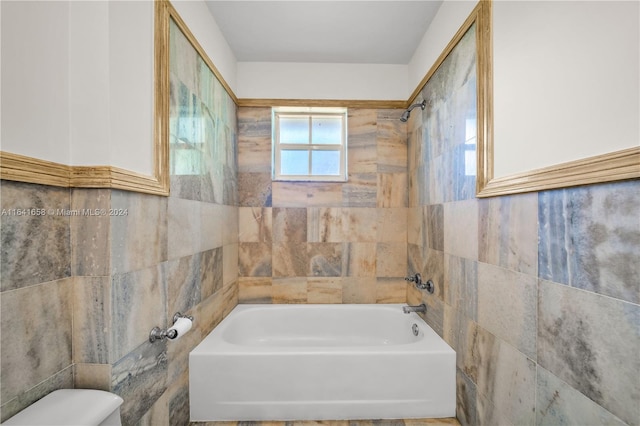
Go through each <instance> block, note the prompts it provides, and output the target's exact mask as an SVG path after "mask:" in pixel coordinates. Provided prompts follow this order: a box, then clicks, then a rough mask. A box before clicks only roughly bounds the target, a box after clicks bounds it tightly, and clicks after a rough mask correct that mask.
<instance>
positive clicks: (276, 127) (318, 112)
mask: <svg viewBox="0 0 640 426" xmlns="http://www.w3.org/2000/svg"><path fill="white" fill-rule="evenodd" d="M347 115H348V114H347V108H319V107H304V108H297V107H274V108H273V109H272V120H271V123H272V159H271V171H272V173H271V178H272V179H273V180H274V181H283V182H346V181H347V176H348V174H347ZM294 117H308V119H309V127H308V129H309V130H308V142H307V143H280V119H281V118H294ZM320 117H338V118H340V120H341V126H342V128H341V132H340V144H328V143H316V144H314V143H313V140H312V137H313V136H312V134H313V119H314V118H320ZM283 149H284V150H293V151H306V152H308V153H309V173H311V172H312V153H313V152H314V151H338V152H339V155H340V159H339V161H340V173H339V174H338V175H313V174H308V175H283V174H281V173H280V172H281V170H282V168H281V166H282V162H281V161H282V155H281V154H282V151H283Z"/></svg>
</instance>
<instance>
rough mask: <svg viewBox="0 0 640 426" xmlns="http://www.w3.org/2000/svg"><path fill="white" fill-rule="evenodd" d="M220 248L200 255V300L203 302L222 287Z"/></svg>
mask: <svg viewBox="0 0 640 426" xmlns="http://www.w3.org/2000/svg"><path fill="white" fill-rule="evenodd" d="M222 251H223V250H222V247H218V248H215V249H213V250H207V251H205V252H202V253H200V290H201V293H200V300H204V299H206V298H207V297H209V296H211V295H212V294H213V293H215V292H217V291H219V290H220V289H222V287H223V276H222V273H223V272H222V269H223V267H224V262H223V253H222Z"/></svg>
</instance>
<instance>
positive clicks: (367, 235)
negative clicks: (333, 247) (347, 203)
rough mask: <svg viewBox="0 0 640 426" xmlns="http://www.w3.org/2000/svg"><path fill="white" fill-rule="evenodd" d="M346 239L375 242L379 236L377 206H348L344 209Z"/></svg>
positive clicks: (343, 221)
mask: <svg viewBox="0 0 640 426" xmlns="http://www.w3.org/2000/svg"><path fill="white" fill-rule="evenodd" d="M342 215H343V216H342V226H343V231H342V232H343V235H344V237H345V241H348V242H361V243H366V242H375V241H376V240H377V238H378V229H377V228H378V210H377V209H375V208H359V207H347V208H343V209H342Z"/></svg>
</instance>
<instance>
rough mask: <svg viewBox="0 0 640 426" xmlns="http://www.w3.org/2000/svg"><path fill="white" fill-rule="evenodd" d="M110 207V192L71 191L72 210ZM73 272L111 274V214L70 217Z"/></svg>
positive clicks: (102, 190)
mask: <svg viewBox="0 0 640 426" xmlns="http://www.w3.org/2000/svg"><path fill="white" fill-rule="evenodd" d="M110 208H111V191H110V190H107V189H79V188H75V189H73V190H72V191H71V209H72V210H80V211H82V210H91V211H95V210H96V209H102V210H104V211H109V209H110ZM69 220H70V227H71V269H72V273H73V275H84V276H88V275H93V276H98V275H108V274H109V270H110V261H111V258H110V248H111V244H110V243H111V235H110V224H111V220H110V218H109V216H108V215H98V216H87V215H79V216H71V217H70V218H69Z"/></svg>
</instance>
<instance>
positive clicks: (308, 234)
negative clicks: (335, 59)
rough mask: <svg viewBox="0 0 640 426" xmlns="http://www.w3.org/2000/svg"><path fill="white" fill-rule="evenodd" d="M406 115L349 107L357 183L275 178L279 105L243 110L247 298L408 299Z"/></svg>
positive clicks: (242, 239)
mask: <svg viewBox="0 0 640 426" xmlns="http://www.w3.org/2000/svg"><path fill="white" fill-rule="evenodd" d="M402 112H403V111H402V110H375V109H349V112H348V119H347V121H348V141H349V144H348V171H349V180H348V182H345V183H333V182H272V181H271V109H270V108H246V107H242V108H239V111H238V146H239V156H238V170H239V175H238V179H239V203H240V208H239V230H240V233H239V266H238V268H239V300H240V303H399V302H404V301H405V300H406V283H405V281H404V276H405V275H406V270H407V256H406V253H407V232H406V219H407V200H408V198H407V197H408V194H407V144H406V125H405V124H404V123H402V122H401V121H400V120H399V118H400V115H401V113H402Z"/></svg>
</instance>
